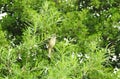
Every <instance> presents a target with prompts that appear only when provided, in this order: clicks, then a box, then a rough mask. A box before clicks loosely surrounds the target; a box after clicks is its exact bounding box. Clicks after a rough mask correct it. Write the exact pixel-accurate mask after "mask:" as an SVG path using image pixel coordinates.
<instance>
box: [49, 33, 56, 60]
mask: <svg viewBox="0 0 120 79" xmlns="http://www.w3.org/2000/svg"><path fill="white" fill-rule="evenodd" d="M55 43H56V35H55V34H54V35H52V37H51V38H50V40H49V43H48V57H49V58H51V51H52V49H53V47H54V46H55Z"/></svg>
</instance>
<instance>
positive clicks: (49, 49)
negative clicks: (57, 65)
mask: <svg viewBox="0 0 120 79" xmlns="http://www.w3.org/2000/svg"><path fill="white" fill-rule="evenodd" d="M51 51H52V49H51V48H48V57H49V58H51Z"/></svg>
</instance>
